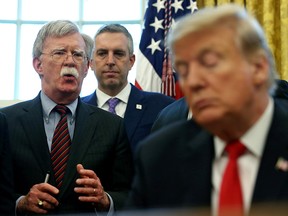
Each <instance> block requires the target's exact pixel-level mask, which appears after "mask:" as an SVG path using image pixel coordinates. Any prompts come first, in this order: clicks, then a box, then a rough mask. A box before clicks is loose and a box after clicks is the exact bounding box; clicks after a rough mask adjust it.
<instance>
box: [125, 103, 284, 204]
mask: <svg viewBox="0 0 288 216" xmlns="http://www.w3.org/2000/svg"><path fill="white" fill-rule="evenodd" d="M286 109H287V108H286V107H285V106H284V107H283V105H282V104H280V102H278V101H275V111H274V114H273V120H272V125H271V128H270V130H269V133H268V136H267V140H266V144H265V148H264V152H263V157H262V159H261V162H260V167H259V171H258V175H257V179H256V184H255V188H254V193H253V198H252V202H253V204H252V206H253V205H254V204H255V203H257V202H270V201H281V200H282V201H283V200H286V201H287V200H288V184H287V182H288V172H287V171H286V172H285V171H282V170H278V169H276V168H275V165H276V163H277V161H278V158H280V157H282V158H284V159H286V160H287V161H288V142H287V140H288V124H287V122H288V115H287V111H286ZM138 150H139V151H137V155H136V176H135V179H134V181H133V184H132V191H131V193H130V196H129V199H128V207H130V208H171V207H175V208H180V207H187V208H188V207H203V206H207V207H209V206H210V203H211V190H212V182H211V179H212V177H211V176H212V174H211V173H212V161H213V159H214V145H213V135H212V134H211V133H209V132H208V131H206V130H204V129H202V128H201V127H200V126H198V125H197V124H196V123H195V122H194V121H193V120H189V121H182V122H178V123H175V124H173V125H171V126H170V127H166V128H165V129H163V130H159V131H158V132H155V133H153V134H151V136H149V137H148V138H147V139H146V140H145V141H143V142H141V143H140V144H139V149H138Z"/></svg>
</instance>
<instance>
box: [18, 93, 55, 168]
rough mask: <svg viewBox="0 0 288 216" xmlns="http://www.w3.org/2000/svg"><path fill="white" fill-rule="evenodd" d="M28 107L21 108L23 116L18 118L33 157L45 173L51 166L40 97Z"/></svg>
mask: <svg viewBox="0 0 288 216" xmlns="http://www.w3.org/2000/svg"><path fill="white" fill-rule="evenodd" d="M30 105H31V106H28V107H25V108H23V110H24V114H23V115H22V116H21V117H20V124H21V125H22V128H23V130H24V131H25V134H26V135H27V137H28V140H29V143H31V149H32V151H33V154H34V157H35V158H36V159H37V161H38V164H39V166H40V167H41V169H42V170H43V173H46V172H47V171H48V170H50V166H51V164H50V153H49V149H48V144H47V139H46V134H45V129H44V123H43V114H42V106H41V100H40V96H39V95H38V97H37V98H35V99H34V100H33V101H32V103H31V104H30Z"/></svg>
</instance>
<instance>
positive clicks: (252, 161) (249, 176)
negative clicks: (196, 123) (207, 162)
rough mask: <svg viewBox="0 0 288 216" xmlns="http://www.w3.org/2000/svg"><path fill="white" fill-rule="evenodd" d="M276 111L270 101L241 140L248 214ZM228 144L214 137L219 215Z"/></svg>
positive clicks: (241, 169)
mask: <svg viewBox="0 0 288 216" xmlns="http://www.w3.org/2000/svg"><path fill="white" fill-rule="evenodd" d="M273 111H274V103H273V99H272V98H270V99H269V103H268V106H267V107H266V110H265V112H264V113H263V115H262V116H261V117H260V119H259V120H258V121H257V122H256V123H255V124H254V125H253V126H252V127H251V128H250V129H249V130H248V131H247V132H246V133H245V134H244V135H243V136H242V137H241V138H240V141H241V142H242V143H243V144H244V145H245V146H246V148H247V153H245V154H244V155H242V156H241V157H240V158H239V159H238V168H239V175H240V182H241V186H242V195H243V201H244V202H243V203H244V209H245V212H246V213H248V212H249V209H250V205H251V201H252V196H253V192H254V185H255V182H256V178H257V173H258V169H259V164H260V161H261V157H262V154H263V149H264V146H265V142H266V139H267V134H268V131H269V128H270V125H271V122H272V117H273ZM225 145H226V143H225V142H224V141H223V140H221V139H220V138H219V137H214V146H215V159H214V161H213V167H212V170H213V171H212V184H213V190H212V211H213V215H217V214H216V212H217V210H218V202H219V192H220V184H221V181H222V176H223V173H224V170H225V168H226V165H227V162H228V156H227V154H226V153H225V152H224V148H225Z"/></svg>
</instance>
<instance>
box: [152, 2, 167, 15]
mask: <svg viewBox="0 0 288 216" xmlns="http://www.w3.org/2000/svg"><path fill="white" fill-rule="evenodd" d="M165 1H166V0H157V2H156V3H154V4H153V6H154V7H157V13H159V11H160V10H161V9H165V6H164V4H165Z"/></svg>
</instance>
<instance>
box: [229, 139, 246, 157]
mask: <svg viewBox="0 0 288 216" xmlns="http://www.w3.org/2000/svg"><path fill="white" fill-rule="evenodd" d="M225 151H227V153H228V155H229V158H231V159H235V160H237V159H238V158H239V157H240V156H241V155H243V154H244V153H245V151H246V147H245V146H244V145H243V144H242V143H241V142H240V141H239V140H236V141H233V142H231V143H228V144H227V145H226V147H225Z"/></svg>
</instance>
